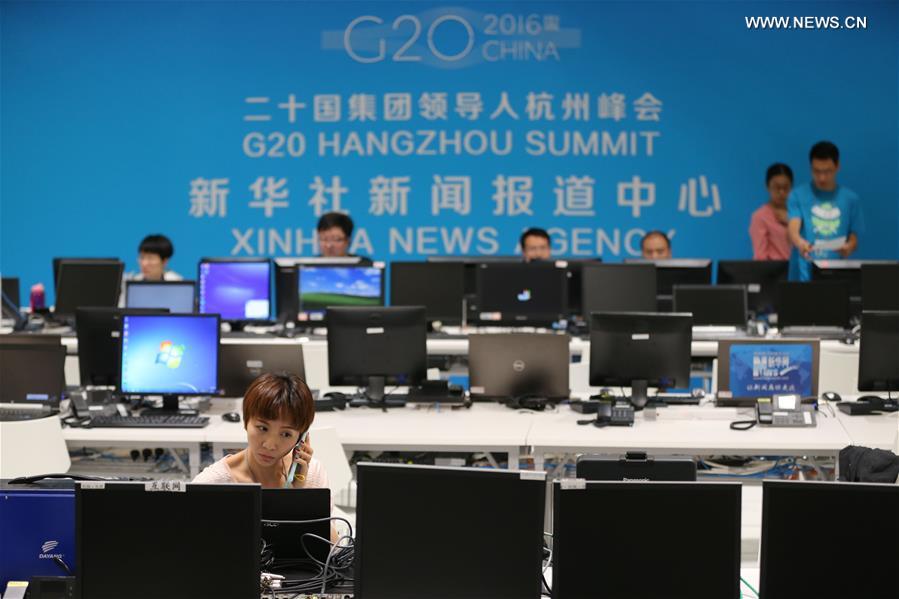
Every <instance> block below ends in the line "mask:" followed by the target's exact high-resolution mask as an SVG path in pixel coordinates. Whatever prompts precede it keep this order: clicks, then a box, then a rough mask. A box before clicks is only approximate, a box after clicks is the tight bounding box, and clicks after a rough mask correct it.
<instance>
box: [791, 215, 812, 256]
mask: <svg viewBox="0 0 899 599" xmlns="http://www.w3.org/2000/svg"><path fill="white" fill-rule="evenodd" d="M801 228H802V219H801V218H791V219H790V222H789V224H788V225H787V233H789V235H790V243H792V244H793V245H795V246H796V249H797V250H799V253H800V254H802V257H803V258H805V259H806V260H808V257H809V254H811V251H812V244H810V243H809V242H808V241H806V240H805V239H803V238H802V235H801V234H800V233H799V231H800V229H801Z"/></svg>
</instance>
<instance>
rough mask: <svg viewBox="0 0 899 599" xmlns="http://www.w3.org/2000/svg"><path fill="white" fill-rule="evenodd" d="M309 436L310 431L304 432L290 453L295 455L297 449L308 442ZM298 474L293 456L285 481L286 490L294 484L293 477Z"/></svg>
mask: <svg viewBox="0 0 899 599" xmlns="http://www.w3.org/2000/svg"><path fill="white" fill-rule="evenodd" d="M308 436H309V431H306V432H304V433H303V434H302V435H300V440H299V441H297V444H296V445H294V446H293V449H291V450H290V453H291V454H293V452H294V451H296V449H297V447H300V446H301V445H302V444H303V443H305V442H306V437H308ZM296 473H297V463H296V462H294V461H293V456H291V458H290V470H289V471H288V472H287V480H285V481H284V488H285V489H287V488H289V487H290V485H291V484H293V477H294V475H295V474H296Z"/></svg>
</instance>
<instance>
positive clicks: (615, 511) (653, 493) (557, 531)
mask: <svg viewBox="0 0 899 599" xmlns="http://www.w3.org/2000/svg"><path fill="white" fill-rule="evenodd" d="M563 482H565V481H561V482H560V481H555V482H554V483H553V580H552V590H553V593H552V595H553V597H554V598H556V599H569V598H574V597H608V598H610V599H624V598H631V597H647V598H648V597H665V598H666V599H723V598H729V599H738V597H740V502H741V489H740V484H739V483H718V482H715V483H696V482H687V483H684V482H586V483H585V484H584V487H583V488H566V487H563V485H562V483H563ZM660 509H661V510H663V511H664V512H665V515H664V516H661V517H655V516H654V514H658V513H659V510H660ZM794 517H796V514H795V513H794ZM697 523H701V525H697ZM827 528H828V529H829V528H830V527H827ZM785 532H786V530H785ZM789 534H794V535H795V534H797V531H796V529H795V527H793V528H792V530H791V531H790V532H789ZM697 564H702V565H701V566H700V567H697ZM800 595H801V596H807V595H804V594H801V593H800V594H799V595H796V596H797V597H798V596H800ZM763 596H764V595H763Z"/></svg>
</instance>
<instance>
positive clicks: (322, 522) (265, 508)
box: [262, 487, 331, 570]
mask: <svg viewBox="0 0 899 599" xmlns="http://www.w3.org/2000/svg"><path fill="white" fill-rule="evenodd" d="M330 516H331V490H330V489H327V488H324V489H317V488H311V487H310V488H304V489H262V520H263V522H262V538H263V540H265V545H266V547H267V548H268V549H270V550H271V552H272V557H273V558H274V559H275V560H278V561H279V562H281V563H284V561H283V560H300V561H296V562H293V564H296V566H297V567H299V568H301V569H307V568H308V567H309V566H312V567H313V569H315V570H318V569H319V568H317V567H316V565H315V562H313V561H312V560H313V559H315V560H318V561H319V562H324V561H325V560H326V559H327V558H328V552H329V551H330V549H331V545H329V544H328V543H326V542H324V541H322V540H321V539H326V540H328V539H330V538H331V521H330ZM304 535H314V536H315V537H318V538H313V537H312V536H304ZM293 564H292V565H293Z"/></svg>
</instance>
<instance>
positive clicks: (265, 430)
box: [193, 373, 328, 489]
mask: <svg viewBox="0 0 899 599" xmlns="http://www.w3.org/2000/svg"><path fill="white" fill-rule="evenodd" d="M243 418H244V429H246V431H247V448H246V449H244V450H241V451H239V452H237V453H235V454H232V455H227V456H225V457H224V458H222V459H221V460H219V461H217V462H216V463H214V464H212V465H211V466H209V467H208V468H206V469H205V470H203V472H201V473H200V474H198V475H197V477H196V478H195V479H194V481H193V482H195V483H259V484H260V485H262V486H263V488H266V489H281V488H284V487H288V486H289V487H292V488H294V489H300V488H303V487H315V488H325V487H327V486H328V476H327V474H325V470H324V468H323V467H322V465H321V463H320V462H319V461H318V460H316V459H315V458H313V457H312V453H313V452H312V440H311V438H310V437H309V436H308V435H307V437H306V439H305V441H302V442H301V441H300V438H301V436H302V435H303V433H305V432H307V431H308V430H309V427H310V426H312V421H313V419H314V418H315V404H314V402H313V399H312V393H311V392H310V391H309V387H307V386H306V383H304V382H303V381H302V380H301V379H300V378H299V377H298V376H296V375H294V374H286V373H284V374H272V373H265V374H263V375H260V376H259V378H257V379H256V380H255V381H253V382H252V383H250V386H249V388H248V389H247V392H246V393H245V394H244V398H243ZM292 464H296V468H295V472H294V475H293V476H292V477H289V474H290V470H291V465H292ZM288 478H289V480H288Z"/></svg>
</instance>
